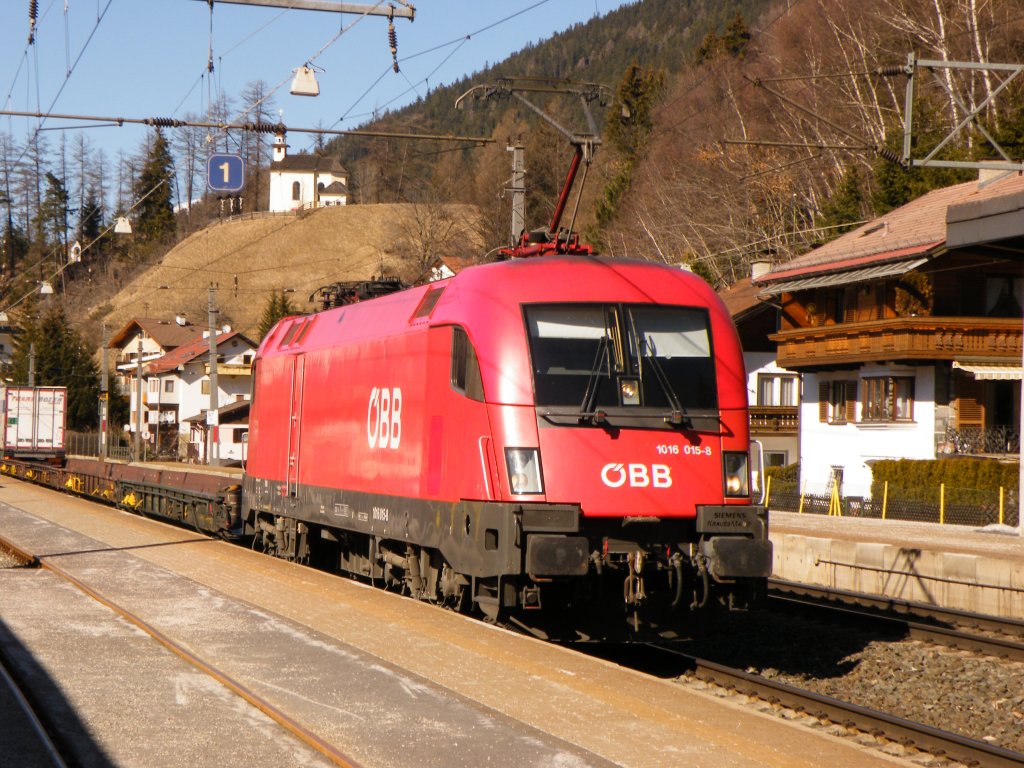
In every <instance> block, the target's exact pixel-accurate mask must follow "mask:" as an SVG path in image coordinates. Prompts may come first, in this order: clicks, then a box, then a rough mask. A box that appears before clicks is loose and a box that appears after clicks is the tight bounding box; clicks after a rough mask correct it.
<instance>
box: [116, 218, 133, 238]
mask: <svg viewBox="0 0 1024 768" xmlns="http://www.w3.org/2000/svg"><path fill="white" fill-rule="evenodd" d="M114 233H115V234H118V235H130V234H131V233H132V223H131V222H130V221H128V217H127V216H118V217H117V224H115V225H114Z"/></svg>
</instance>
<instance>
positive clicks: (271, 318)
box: [257, 291, 296, 341]
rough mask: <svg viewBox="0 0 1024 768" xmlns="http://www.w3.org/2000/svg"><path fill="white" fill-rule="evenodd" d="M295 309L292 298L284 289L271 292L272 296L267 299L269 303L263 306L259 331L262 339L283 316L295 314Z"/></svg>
mask: <svg viewBox="0 0 1024 768" xmlns="http://www.w3.org/2000/svg"><path fill="white" fill-rule="evenodd" d="M295 311H296V310H295V307H294V306H292V302H291V299H290V298H288V295H287V294H286V293H285V292H284V291H281V292H280V293H279V292H277V291H273V292H271V294H270V298H269V299H267V303H266V304H265V305H264V307H263V314H262V315H261V316H260V325H259V329H258V331H257V333H258V334H259V338H260V341H262V340H263V338H264V337H265V336H266V335H267V334H268V333H270V330H271V329H272V328H273V327H274V326H275V325H276V324H277V321H278V320H280V319H281V318H282V317H288V316H289V315H294V314H295Z"/></svg>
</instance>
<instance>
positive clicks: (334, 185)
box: [320, 181, 348, 195]
mask: <svg viewBox="0 0 1024 768" xmlns="http://www.w3.org/2000/svg"><path fill="white" fill-rule="evenodd" d="M320 194H321V195H347V194H348V185H347V184H342V183H341V182H340V181H332V182H331V183H330V184H328V185H327V186H326V187H324V188H323V189H321V190H320Z"/></svg>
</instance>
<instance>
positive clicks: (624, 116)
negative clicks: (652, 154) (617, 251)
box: [587, 62, 665, 240]
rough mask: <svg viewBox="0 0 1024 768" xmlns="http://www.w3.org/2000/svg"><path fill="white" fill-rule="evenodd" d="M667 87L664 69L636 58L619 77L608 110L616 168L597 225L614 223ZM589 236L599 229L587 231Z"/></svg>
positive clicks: (607, 129) (609, 138)
mask: <svg viewBox="0 0 1024 768" xmlns="http://www.w3.org/2000/svg"><path fill="white" fill-rule="evenodd" d="M664 88H665V73H664V72H663V71H661V70H653V69H649V68H647V67H641V66H640V65H639V64H637V63H636V62H633V63H632V64H631V65H630V66H629V67H628V68H627V69H626V73H625V74H624V75H623V76H622V80H621V81H619V87H618V89H617V90H616V91H615V98H614V99H613V100H612V103H611V106H610V107H609V110H608V114H609V117H608V121H607V123H606V125H605V137H606V139H607V142H608V145H609V148H610V149H611V150H612V152H614V153H615V155H616V159H615V171H614V173H613V174H612V176H611V178H610V179H609V180H608V182H607V183H606V184H605V187H604V191H603V194H602V195H601V197H600V199H599V200H598V202H597V208H596V210H595V217H596V219H597V223H598V226H601V227H604V226H607V225H608V224H609V223H611V221H612V219H613V218H614V216H615V212H616V210H617V209H618V206H619V202H620V201H621V200H622V198H623V197H624V196H625V195H626V193H628V192H629V188H630V185H631V184H632V181H633V169H634V168H635V167H636V165H637V163H638V162H639V160H640V158H641V156H642V154H643V149H644V146H645V145H646V143H647V137H648V136H649V135H650V133H651V130H652V129H653V127H654V108H655V106H656V105H657V103H658V100H659V99H660V97H661V94H662V92H663V91H664ZM587 234H588V238H589V239H593V240H599V239H600V238H599V237H594V235H595V234H597V233H589V232H588V233H587Z"/></svg>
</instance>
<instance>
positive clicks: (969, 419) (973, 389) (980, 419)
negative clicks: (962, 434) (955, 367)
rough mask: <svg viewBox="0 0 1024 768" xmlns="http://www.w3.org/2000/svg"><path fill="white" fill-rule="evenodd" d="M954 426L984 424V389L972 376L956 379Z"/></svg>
mask: <svg viewBox="0 0 1024 768" xmlns="http://www.w3.org/2000/svg"><path fill="white" fill-rule="evenodd" d="M956 388H957V395H958V397H957V399H956V402H957V409H956V414H957V418H956V428H957V429H963V428H964V427H983V426H985V390H984V388H983V386H982V384H981V383H980V382H978V381H977V380H976V379H974V378H970V379H969V378H967V377H966V376H962V377H960V378H958V379H957V382H956Z"/></svg>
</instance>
